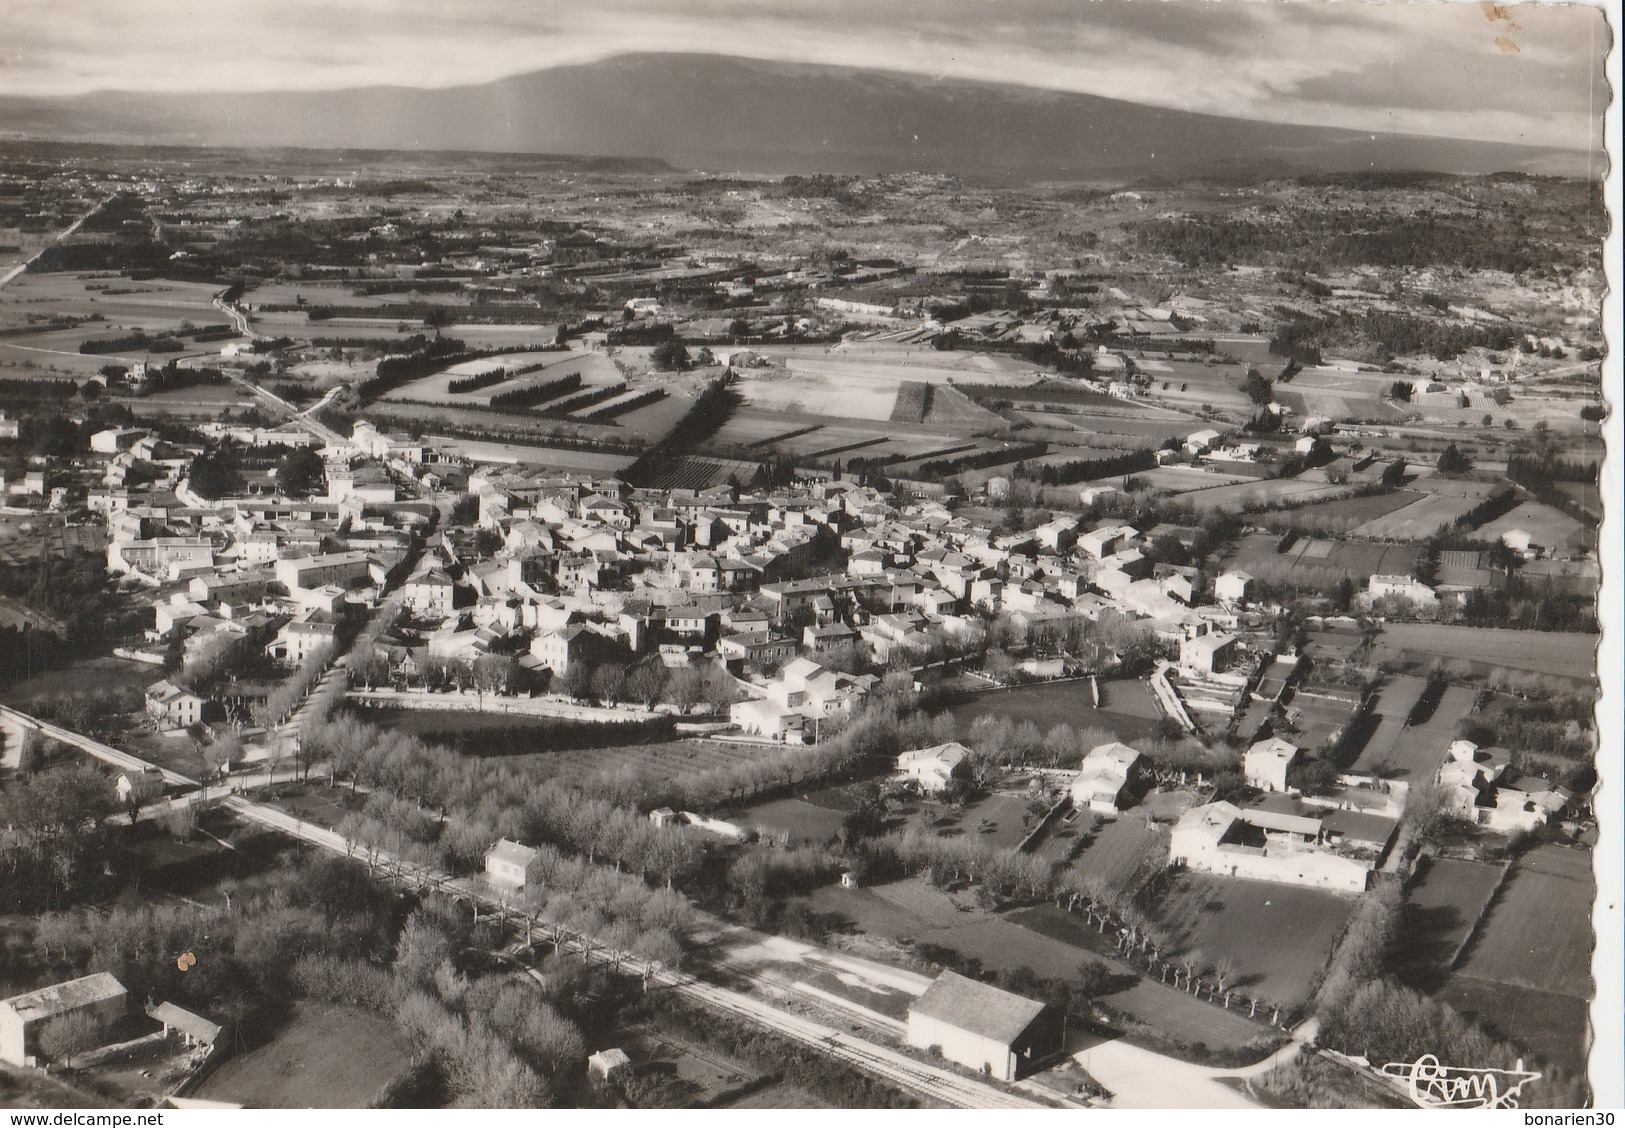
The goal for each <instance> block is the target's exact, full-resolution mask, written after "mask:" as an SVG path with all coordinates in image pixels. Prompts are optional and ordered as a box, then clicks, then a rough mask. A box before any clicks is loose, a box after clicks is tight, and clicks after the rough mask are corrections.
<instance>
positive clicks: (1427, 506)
mask: <svg viewBox="0 0 1625 1128" xmlns="http://www.w3.org/2000/svg"><path fill="white" fill-rule="evenodd" d="M1479 500H1480V499H1478V498H1476V497H1462V496H1459V495H1457V496H1451V495H1448V494H1428V495H1426V496H1424V497H1422V498H1421V499H1420V500H1418V501H1415V502H1413V503H1411V504H1410V505H1407V506H1405V507H1404V508H1403V509H1396V510H1393V511H1391V512H1388V513H1383V514H1380V515H1378V516H1376V517H1373V518H1372V519H1371V520H1369V521H1367V522H1366V523H1365V524H1363V525H1361V526H1360V527H1359V528H1357V529H1354V530H1352V533H1351V535H1353V536H1357V537H1377V538H1386V539H1389V540H1425V539H1427V538H1428V537H1431V536H1432V535H1433V534H1434V533H1436V532H1438V531H1439V529H1440V527H1441V526H1444V525H1449V524H1452V523H1454V522H1455V520H1456V518H1458V517H1460V516H1461V515H1462V514H1464V513H1466V512H1467V511H1468V510H1470V509H1472V508H1473V507H1474V506H1475V505H1477V504H1478V503H1479Z"/></svg>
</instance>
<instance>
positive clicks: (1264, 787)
mask: <svg viewBox="0 0 1625 1128" xmlns="http://www.w3.org/2000/svg"><path fill="white" fill-rule="evenodd" d="M1297 758H1298V748H1297V746H1296V745H1294V744H1291V743H1289V742H1288V741H1285V740H1282V739H1281V738H1280V737H1278V736H1275V737H1271V738H1270V739H1269V740H1260V741H1259V742H1258V743H1257V744H1254V745H1253V746H1252V747H1251V748H1249V749H1247V755H1246V756H1245V757H1243V758H1242V773H1243V774H1244V775H1245V776H1246V779H1247V786H1249V787H1256V788H1258V789H1259V790H1260V791H1285V790H1286V789H1287V786H1286V773H1287V772H1288V771H1289V770H1290V769H1291V767H1292V765H1293V763H1294V762H1295V761H1296V760H1297Z"/></svg>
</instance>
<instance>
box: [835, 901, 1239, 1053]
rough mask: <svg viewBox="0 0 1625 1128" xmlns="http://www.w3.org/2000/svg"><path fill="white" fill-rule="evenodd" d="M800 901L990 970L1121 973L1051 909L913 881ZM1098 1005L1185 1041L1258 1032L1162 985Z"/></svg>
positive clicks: (1096, 941) (1226, 1040) (1073, 922)
mask: <svg viewBox="0 0 1625 1128" xmlns="http://www.w3.org/2000/svg"><path fill="white" fill-rule="evenodd" d="M805 900H806V902H807V904H808V907H810V908H812V909H813V910H815V911H817V912H820V913H830V914H833V915H835V916H836V917H839V918H845V919H846V920H848V921H850V922H851V923H852V926H853V927H855V928H856V929H858V930H859V931H861V932H863V933H865V934H867V935H870V936H874V937H880V938H886V939H890V940H895V941H908V942H912V943H914V944H916V945H919V944H934V945H940V946H942V947H946V948H952V949H953V950H955V951H957V952H959V953H960V954H961V955H963V956H965V957H967V958H971V959H975V960H977V961H979V962H980V963H981V965H982V967H984V968H986V969H988V970H999V971H1014V970H1016V969H1018V968H1022V967H1026V968H1030V969H1031V970H1032V971H1033V972H1035V973H1036V974H1038V975H1040V976H1045V977H1049V978H1058V979H1068V980H1070V979H1073V978H1075V977H1076V975H1077V973H1078V968H1079V966H1080V965H1082V964H1084V963H1104V964H1106V966H1107V967H1108V968H1109V969H1110V970H1111V971H1113V972H1114V973H1117V974H1123V973H1124V972H1125V970H1126V969H1125V968H1124V967H1123V965H1121V964H1119V963H1117V962H1116V960H1114V959H1109V958H1107V957H1105V956H1102V955H1098V954H1096V953H1095V952H1094V951H1093V950H1092V949H1093V947H1094V946H1096V945H1101V946H1104V947H1106V948H1107V949H1108V950H1109V948H1110V942H1109V941H1107V940H1104V939H1102V938H1099V937H1094V936H1091V935H1090V934H1089V929H1088V928H1087V926H1086V925H1085V923H1084V921H1083V918H1081V917H1077V916H1072V915H1070V914H1068V913H1065V912H1063V911H1061V910H1059V909H1056V908H1055V907H1054V906H1052V905H1040V906H1036V907H1034V908H1030V909H1020V910H1017V911H1016V912H1013V913H1010V914H1008V915H1002V916H1001V915H998V914H994V913H989V912H987V911H985V910H983V909H980V908H977V907H976V906H975V905H974V904H973V903H972V901H971V899H969V898H955V897H951V896H949V895H948V894H946V893H944V892H942V891H941V890H938V889H936V888H934V887H932V886H930V885H928V884H927V883H926V882H924V881H923V880H921V879H918V878H912V879H909V880H906V881H898V882H890V883H888V884H886V885H879V886H874V887H872V888H868V889H856V890H853V889H842V888H840V887H839V886H825V887H823V888H822V889H819V890H818V891H817V892H816V893H814V894H812V895H811V896H810V897H808V898H806V899H805ZM1101 1001H1102V1002H1103V1003H1105V1004H1107V1005H1108V1006H1109V1007H1111V1008H1112V1009H1114V1010H1116V1011H1119V1012H1121V1013H1124V1014H1127V1015H1129V1016H1130V1017H1132V1018H1136V1019H1139V1020H1140V1021H1142V1022H1145V1023H1148V1024H1150V1025H1153V1026H1155V1027H1157V1028H1158V1029H1159V1030H1163V1031H1165V1032H1167V1033H1168V1034H1170V1035H1171V1036H1173V1037H1175V1038H1179V1039H1181V1040H1184V1041H1186V1042H1206V1043H1207V1044H1208V1045H1209V1046H1212V1047H1222V1046H1240V1045H1243V1044H1245V1043H1246V1042H1248V1041H1251V1040H1252V1039H1253V1038H1255V1037H1257V1036H1258V1035H1259V1033H1260V1032H1261V1028H1260V1027H1259V1026H1257V1025H1255V1024H1254V1023H1252V1022H1249V1021H1248V1020H1247V1019H1246V1018H1244V1017H1242V1015H1241V1014H1239V1013H1237V1012H1234V1011H1226V1010H1224V1009H1223V1008H1221V1007H1216V1006H1212V1005H1210V1004H1208V1003H1204V1002H1199V1001H1197V1000H1196V999H1193V998H1191V997H1190V996H1189V995H1186V994H1183V993H1182V992H1179V991H1176V990H1174V989H1173V988H1171V987H1165V986H1163V985H1162V984H1160V983H1150V982H1146V981H1144V980H1140V981H1138V982H1136V983H1134V984H1133V985H1132V986H1129V987H1127V988H1125V989H1123V990H1120V991H1117V992H1115V993H1113V994H1111V995H1108V996H1105V997H1104V998H1103V999H1102V1000H1101Z"/></svg>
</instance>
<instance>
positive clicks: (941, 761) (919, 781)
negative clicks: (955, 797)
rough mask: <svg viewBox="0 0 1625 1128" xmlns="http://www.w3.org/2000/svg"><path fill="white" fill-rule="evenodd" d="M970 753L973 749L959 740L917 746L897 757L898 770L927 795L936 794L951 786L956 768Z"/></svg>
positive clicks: (899, 773)
mask: <svg viewBox="0 0 1625 1128" xmlns="http://www.w3.org/2000/svg"><path fill="white" fill-rule="evenodd" d="M969 755H970V749H968V748H966V747H965V746H964V745H963V744H960V743H959V742H958V741H957V740H950V741H949V742H948V743H947V744H938V745H935V746H934V747H931V748H916V749H914V750H913V751H911V752H904V753H903V754H902V755H901V756H899V757H897V773H898V775H899V776H901V777H902V778H903V779H904V780H905V781H907V782H911V783H913V784H914V785H915V786H916V787H918V788H919V789H920V790H921V791H923V792H925V793H926V794H927V795H936V794H938V793H940V792H941V791H942V790H943V789H944V788H946V787H947V786H948V783H949V781H950V780H951V779H953V776H954V772H955V771H957V770H958V768H959V765H960V764H962V763H964V762H965V757H967V756H969Z"/></svg>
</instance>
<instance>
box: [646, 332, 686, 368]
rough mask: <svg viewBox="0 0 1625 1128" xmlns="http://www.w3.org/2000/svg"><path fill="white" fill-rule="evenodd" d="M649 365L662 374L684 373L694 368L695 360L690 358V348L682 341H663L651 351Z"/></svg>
mask: <svg viewBox="0 0 1625 1128" xmlns="http://www.w3.org/2000/svg"><path fill="white" fill-rule="evenodd" d="M649 363H651V364H653V365H654V366H655V368H656V369H658V370H659V371H661V372H682V371H684V370H685V369H687V368H690V367H692V366H693V363H694V361H693V358H692V357H690V356H689V353H688V346H687V345H685V344H683V342H682V341H680V340H676V339H675V338H674V339H672V340H666V341H661V342H660V343H659V344H658V345H656V346H655V347H654V348H652V349H650V350H649Z"/></svg>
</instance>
